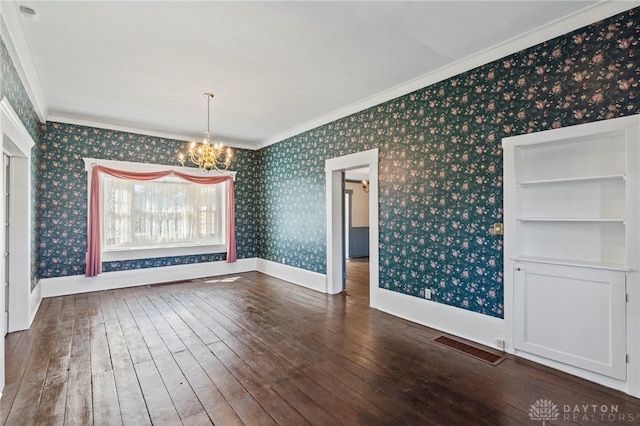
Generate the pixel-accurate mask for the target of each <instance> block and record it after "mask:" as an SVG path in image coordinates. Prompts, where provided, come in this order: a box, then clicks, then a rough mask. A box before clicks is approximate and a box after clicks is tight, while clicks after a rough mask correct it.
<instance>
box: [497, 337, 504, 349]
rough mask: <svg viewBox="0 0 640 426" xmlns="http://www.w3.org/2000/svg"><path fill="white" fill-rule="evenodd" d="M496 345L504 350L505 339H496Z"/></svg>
mask: <svg viewBox="0 0 640 426" xmlns="http://www.w3.org/2000/svg"><path fill="white" fill-rule="evenodd" d="M496 346H497V347H498V348H500V349H502V350H504V340H502V339H496Z"/></svg>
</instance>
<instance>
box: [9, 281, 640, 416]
mask: <svg viewBox="0 0 640 426" xmlns="http://www.w3.org/2000/svg"><path fill="white" fill-rule="evenodd" d="M362 281H363V282H364V281H365V280H364V279H363V280H362ZM366 281H368V280H366ZM347 290H348V291H347V294H346V295H345V294H341V295H335V296H331V295H325V294H321V293H317V292H314V291H311V290H307V289H304V288H302V287H298V286H295V285H293V284H289V283H286V282H284V281H280V280H277V279H275V278H272V277H269V276H266V275H262V274H260V273H257V272H254V273H245V274H239V275H236V276H227V277H217V278H211V279H202V280H195V281H192V282H191V281H190V282H185V283H177V284H171V285H159V286H144V287H136V288H129V289H122V290H113V291H106V292H99V293H90V294H82V295H74V296H64V297H57V298H50V299H45V300H43V302H42V306H41V307H40V310H39V311H38V314H37V316H36V319H35V322H34V324H33V326H32V327H31V329H29V330H27V331H24V332H18V333H11V334H9V335H8V336H7V337H6V338H5V345H6V346H5V347H6V375H7V378H6V380H7V384H6V386H5V388H4V392H3V395H2V400H1V401H0V403H1V411H0V413H1V414H0V416H1V417H0V419H1V423H2V424H6V425H20V426H22V425H91V424H94V425H151V424H153V425H181V424H183V425H210V424H217V425H277V424H279V425H306V424H313V425H338V424H344V425H530V426H531V425H536V424H542V422H541V421H533V420H532V419H530V418H529V409H530V408H531V405H532V404H533V403H535V402H536V401H538V400H541V399H546V400H549V401H551V402H552V403H554V404H556V406H557V409H558V413H559V417H558V418H557V419H556V420H546V422H545V424H546V425H568V424H574V425H575V424H589V425H591V424H600V425H602V424H629V419H630V416H638V413H640V401H639V400H637V399H635V398H631V397H628V396H625V395H623V394H622V393H619V392H616V391H612V390H610V389H606V388H604V387H601V386H598V385H595V384H592V383H589V382H586V381H583V380H580V379H577V378H574V377H571V376H568V375H565V374H562V373H559V372H555V371H553V370H550V369H546V368H542V367H539V366H536V365H533V364H531V363H527V362H522V361H519V360H518V359H515V358H513V357H508V358H507V359H506V360H505V361H504V362H502V363H501V364H499V365H497V366H492V365H489V364H487V363H484V362H482V361H478V360H475V359H473V358H471V357H469V356H467V355H464V354H461V353H459V352H457V351H454V350H450V349H447V348H446V347H444V346H442V345H439V344H437V343H434V342H433V339H434V338H436V337H438V336H440V335H442V333H440V332H437V331H435V330H432V329H429V328H426V327H422V326H419V325H416V324H413V323H410V322H408V321H405V320H402V319H400V318H396V317H392V316H390V315H387V314H384V313H382V312H379V311H376V310H372V309H370V308H369V307H368V306H367V304H366V303H364V302H363V299H362V297H357V296H355V295H357V294H360V296H362V295H364V294H366V295H367V298H368V292H367V291H366V290H363V289H360V290H356V289H351V288H349V286H348V287H347ZM351 294H354V296H352V295H351ZM576 405H578V406H587V405H588V406H589V407H588V408H586V409H585V410H587V412H586V413H584V414H585V415H589V417H588V418H587V417H584V416H576V415H575V414H576V413H575V412H572V413H571V415H570V416H569V417H566V416H567V414H565V413H564V407H565V406H569V407H571V409H572V410H573V409H574V406H576ZM591 407H598V408H597V409H596V408H593V409H592V408H591ZM602 407H609V411H611V408H612V407H615V409H616V410H617V412H616V413H617V414H616V416H614V418H612V417H611V416H610V415H609V416H606V415H605V416H603V414H604V413H602V412H601V410H602ZM580 410H582V408H580ZM578 414H581V413H578ZM622 415H624V416H626V417H624V418H622V417H621V416H622ZM638 419H640V416H638ZM539 420H542V419H539Z"/></svg>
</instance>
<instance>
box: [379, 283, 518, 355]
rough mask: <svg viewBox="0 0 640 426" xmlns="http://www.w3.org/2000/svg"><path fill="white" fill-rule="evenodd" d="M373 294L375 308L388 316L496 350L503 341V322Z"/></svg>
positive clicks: (402, 297)
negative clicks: (500, 341) (376, 304)
mask: <svg viewBox="0 0 640 426" xmlns="http://www.w3.org/2000/svg"><path fill="white" fill-rule="evenodd" d="M376 292H377V293H378V294H377V296H376V299H377V300H378V306H377V307H376V308H377V309H379V310H381V311H383V312H386V313H388V314H391V315H395V316H397V317H400V318H404V319H406V320H409V321H412V322H415V323H418V324H421V325H424V326H427V327H431V328H435V329H436V330H440V331H443V332H445V333H449V334H453V335H454V336H458V337H462V338H464V339H467V340H471V341H473V342H476V343H480V344H482V345H485V346H489V347H492V348H496V349H500V348H499V347H498V346H497V340H498V339H500V340H504V336H505V334H504V320H503V319H500V318H495V317H491V316H488V315H483V314H479V313H476V312H472V311H468V310H466V309H462V308H456V307H453V306H449V305H445V304H442V303H437V302H434V301H431V300H426V299H421V298H419V297H414V296H409V295H407V294H403V293H398V292H395V291H390V290H386V289H383V288H378V289H376Z"/></svg>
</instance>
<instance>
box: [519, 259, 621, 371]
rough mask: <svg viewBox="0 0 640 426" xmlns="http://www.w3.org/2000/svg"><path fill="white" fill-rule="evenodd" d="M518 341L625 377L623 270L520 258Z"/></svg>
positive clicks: (544, 353) (534, 350) (528, 348)
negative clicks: (551, 263)
mask: <svg viewBox="0 0 640 426" xmlns="http://www.w3.org/2000/svg"><path fill="white" fill-rule="evenodd" d="M514 278H515V282H514V284H515V286H514V301H515V312H516V318H515V320H516V321H515V330H514V331H515V341H514V347H515V348H516V349H517V350H523V351H526V352H529V353H532V354H536V355H539V356H543V357H545V358H548V359H552V360H555V361H559V362H563V363H567V364H570V365H574V366H576V367H580V368H584V369H586V370H589V371H593V372H596V373H600V374H603V375H606V376H609V377H614V378H616V379H620V380H625V379H626V317H625V305H626V301H625V274H624V273H623V272H612V271H594V270H589V269H584V268H575V267H566V266H553V265H540V264H530V263H516V268H515V271H514Z"/></svg>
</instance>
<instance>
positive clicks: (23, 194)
mask: <svg viewBox="0 0 640 426" xmlns="http://www.w3.org/2000/svg"><path fill="white" fill-rule="evenodd" d="M0 122H1V123H2V128H1V131H0V136H1V140H2V151H3V152H7V154H8V155H10V156H11V157H12V159H13V161H14V163H16V164H15V165H16V167H14V168H13V169H12V179H11V181H12V182H11V184H12V188H11V189H10V193H11V194H12V197H13V198H12V200H14V201H16V200H17V201H16V202H14V203H13V208H12V215H13V216H14V218H18V219H16V220H15V222H14V225H15V226H14V227H13V228H12V231H13V232H12V234H11V235H10V237H11V238H12V243H13V247H12V251H13V253H14V256H12V257H11V258H10V259H11V261H12V262H11V266H12V268H11V269H10V273H11V280H12V282H11V286H10V288H9V309H10V312H9V324H7V330H8V331H9V332H12V331H18V330H26V329H28V328H29V327H30V326H31V316H30V314H31V312H30V297H31V263H30V262H31V259H32V256H33V253H32V252H31V233H32V232H33V231H32V229H31V214H30V212H31V149H32V147H33V146H34V145H35V142H34V140H33V139H32V138H31V135H30V134H29V132H28V131H27V129H26V128H25V127H24V125H23V124H22V121H20V118H19V117H18V115H17V114H16V112H15V110H14V109H13V107H12V106H11V104H10V103H9V100H8V99H6V98H5V99H3V100H2V101H1V102H0ZM5 135H6V136H7V139H8V140H5ZM2 179H4V171H3V172H2V173H1V177H0V180H2ZM0 187H1V185H0ZM0 219H1V220H0V223H4V220H5V219H4V209H2V212H1V214H0ZM1 228H2V232H0V240H1V243H0V244H1V247H2V250H0V251H1V252H4V250H5V249H4V240H5V236H4V226H3V227H1ZM4 267H5V265H4V256H3V257H2V268H0V271H4ZM0 276H2V277H3V278H2V279H4V272H1V273H0Z"/></svg>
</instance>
